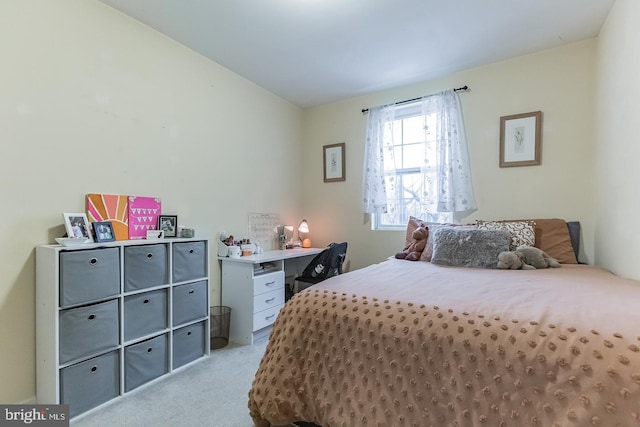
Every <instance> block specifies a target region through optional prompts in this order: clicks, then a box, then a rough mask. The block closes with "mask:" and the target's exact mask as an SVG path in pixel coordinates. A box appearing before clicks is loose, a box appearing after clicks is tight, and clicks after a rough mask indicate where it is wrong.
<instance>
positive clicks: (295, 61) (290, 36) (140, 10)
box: [100, 0, 615, 108]
mask: <svg viewBox="0 0 640 427" xmlns="http://www.w3.org/2000/svg"><path fill="white" fill-rule="evenodd" d="M100 1H102V2H103V3H105V4H107V5H110V6H112V7H114V8H115V9H118V10H120V11H122V12H123V13H125V14H126V15H129V16H131V17H133V18H135V19H137V20H139V21H141V22H142V23H144V24H146V25H148V26H150V27H152V28H155V29H156V30H158V31H159V32H161V33H164V34H166V35H167V36H169V37H171V38H173V39H175V40H177V41H179V42H180V43H182V44H184V45H186V46H188V47H189V48H191V49H193V50H194V51H196V52H199V53H201V54H202V55H204V56H207V57H209V58H211V59H212V60H214V61H215V62H217V63H218V64H220V65H223V66H224V67H226V68H228V69H230V70H232V71H234V72H235V73H237V74H239V75H241V76H243V77H245V78H247V79H248V80H251V81H252V82H254V83H256V84H257V85H259V86H261V87H263V88H265V89H267V90H269V91H271V92H273V93H275V94H277V95H279V96H281V97H282V98H284V99H287V100H289V101H291V102H292V103H294V104H296V105H299V106H300V107H303V108H306V107H312V106H316V105H321V104H324V103H328V102H333V101H337V100H341V99H345V98H349V97H353V96H357V95H361V94H365V93H368V92H372V91H377V90H382V89H388V88H392V87H396V86H400V85H405V84H410V83H414V82H419V81H423V80H429V79H433V78H437V77H440V76H443V75H447V74H450V73H453V72H456V71H461V70H465V69H468V68H472V67H476V66H480V65H484V64H489V63H492V62H495V61H500V60H504V59H507V58H512V57H515V56H519V55H523V54H528V53H532V52H536V51H539V50H543V49H548V48H552V47H556V46H560V45H562V44H566V43H572V42H575V41H578V40H582V39H586V38H590V37H595V36H597V35H598V32H599V30H600V28H601V26H602V24H603V22H604V21H605V19H606V17H607V14H608V12H609V10H610V9H611V6H612V5H613V3H614V2H615V0H588V1H585V0H100Z"/></svg>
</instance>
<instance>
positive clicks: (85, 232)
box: [62, 213, 93, 242]
mask: <svg viewBox="0 0 640 427" xmlns="http://www.w3.org/2000/svg"><path fill="white" fill-rule="evenodd" d="M62 217H63V218H64V226H65V228H66V229H67V235H68V236H69V237H75V238H77V239H81V238H83V237H84V238H85V239H88V240H90V241H92V242H93V236H92V234H91V226H90V225H89V220H88V219H87V214H85V213H63V214H62Z"/></svg>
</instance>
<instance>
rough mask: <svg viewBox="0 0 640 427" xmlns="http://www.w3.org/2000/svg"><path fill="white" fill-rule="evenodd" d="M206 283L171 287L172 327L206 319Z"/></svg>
mask: <svg viewBox="0 0 640 427" xmlns="http://www.w3.org/2000/svg"><path fill="white" fill-rule="evenodd" d="M208 314H209V307H208V306H207V281H206V280H202V281H200V282H193V283H187V284H185V285H178V286H174V287H173V326H178V325H181V324H183V323H186V322H189V321H192V320H197V319H200V318H203V317H207V316H208Z"/></svg>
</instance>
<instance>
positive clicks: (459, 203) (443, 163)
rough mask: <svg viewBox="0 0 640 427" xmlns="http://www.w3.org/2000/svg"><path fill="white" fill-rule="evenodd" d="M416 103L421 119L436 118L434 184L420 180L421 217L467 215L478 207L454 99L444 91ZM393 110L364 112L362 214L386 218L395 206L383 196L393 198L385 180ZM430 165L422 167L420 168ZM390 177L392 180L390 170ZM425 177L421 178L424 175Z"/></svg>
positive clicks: (454, 95) (459, 111)
mask: <svg viewBox="0 0 640 427" xmlns="http://www.w3.org/2000/svg"><path fill="white" fill-rule="evenodd" d="M420 102H421V103H422V114H423V115H424V116H426V115H428V114H435V116H436V117H437V125H436V129H435V133H436V135H435V141H436V152H437V160H436V162H437V164H436V170H437V174H436V182H435V183H434V182H429V180H428V179H424V180H423V181H424V188H423V191H421V192H419V196H418V197H419V198H420V201H419V202H420V204H421V205H422V206H424V209H425V212H429V213H434V212H451V213H462V212H466V213H470V212H472V211H474V210H476V209H477V208H476V202H475V197H474V194H473V183H472V181H471V168H470V165H469V152H468V149H467V140H466V136H465V132H464V123H463V120H462V108H461V106H460V100H459V98H458V94H457V93H456V92H455V91H454V90H447V91H444V92H441V93H438V94H435V95H431V96H426V97H424V98H422V99H421V100H420ZM395 110H396V105H395V104H392V105H385V106H381V107H374V108H370V109H369V116H368V118H367V129H366V141H365V156H364V168H363V169H364V177H363V198H362V209H363V212H365V213H371V214H376V213H386V212H388V209H389V208H390V207H391V206H393V205H394V202H393V201H392V200H388V198H387V194H394V193H395V191H389V188H393V186H394V185H395V182H394V180H393V179H391V180H389V178H388V175H387V174H388V173H389V172H390V167H389V164H390V162H391V164H394V162H393V149H392V147H393V136H392V134H393V132H390V131H387V132H385V129H387V130H388V129H390V123H391V122H393V119H394V117H395ZM385 160H386V161H387V164H386V171H385ZM429 166H430V165H427V164H424V165H423V168H424V169H426V168H427V167H429ZM385 172H386V173H387V174H385ZM391 175H392V176H393V171H392V169H391ZM424 176H425V177H426V174H424ZM385 184H386V185H385ZM434 186H435V188H433V187H434ZM429 187H431V188H429Z"/></svg>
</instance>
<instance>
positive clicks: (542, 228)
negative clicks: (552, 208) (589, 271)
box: [533, 218, 578, 264]
mask: <svg viewBox="0 0 640 427" xmlns="http://www.w3.org/2000/svg"><path fill="white" fill-rule="evenodd" d="M533 221H534V222H535V223H536V244H535V246H536V247H537V248H540V249H542V250H543V251H545V252H546V253H547V254H549V256H551V257H553V258H555V259H557V260H558V262H559V263H560V264H577V263H578V260H577V258H576V254H575V252H574V250H573V246H572V245H571V236H570V234H569V228H568V227H567V223H566V221H565V220H563V219H558V218H550V219H534V220H533Z"/></svg>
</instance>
